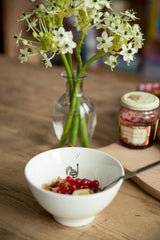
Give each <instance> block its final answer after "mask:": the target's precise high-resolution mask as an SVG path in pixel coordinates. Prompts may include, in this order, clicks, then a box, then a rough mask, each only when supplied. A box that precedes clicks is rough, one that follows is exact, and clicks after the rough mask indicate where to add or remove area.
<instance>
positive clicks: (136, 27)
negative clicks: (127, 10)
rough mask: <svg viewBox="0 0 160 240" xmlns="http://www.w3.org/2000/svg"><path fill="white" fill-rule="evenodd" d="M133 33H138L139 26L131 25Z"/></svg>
mask: <svg viewBox="0 0 160 240" xmlns="http://www.w3.org/2000/svg"><path fill="white" fill-rule="evenodd" d="M133 31H135V32H138V31H139V25H138V24H133Z"/></svg>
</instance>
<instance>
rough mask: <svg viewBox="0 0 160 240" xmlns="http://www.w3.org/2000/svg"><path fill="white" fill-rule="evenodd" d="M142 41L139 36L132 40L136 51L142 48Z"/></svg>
mask: <svg viewBox="0 0 160 240" xmlns="http://www.w3.org/2000/svg"><path fill="white" fill-rule="evenodd" d="M142 45H143V39H142V37H141V36H138V37H135V38H134V48H135V49H136V50H137V51H138V49H139V48H142Z"/></svg>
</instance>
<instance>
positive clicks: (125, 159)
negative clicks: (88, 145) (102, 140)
mask: <svg viewBox="0 0 160 240" xmlns="http://www.w3.org/2000/svg"><path fill="white" fill-rule="evenodd" d="M99 150H101V151H104V152H106V153H109V154H110V155H112V156H114V157H115V158H117V160H119V161H120V162H121V164H122V165H123V167H124V168H125V170H126V172H131V171H134V170H136V169H138V168H141V167H144V166H146V165H148V164H151V163H153V162H156V161H158V160H160V144H158V143H157V144H154V145H153V146H152V147H150V148H147V149H141V150H131V149H128V148H126V147H123V146H122V145H121V144H120V143H113V144H111V145H109V146H106V147H103V148H100V149H99ZM132 180H133V181H134V182H136V183H137V184H138V186H140V187H141V188H143V189H144V190H145V191H146V192H147V193H149V194H151V195H152V196H153V197H155V198H157V199H158V200H160V165H159V166H157V167H156V168H153V169H150V170H148V171H146V172H143V173H140V174H138V175H137V176H135V177H133V178H132Z"/></svg>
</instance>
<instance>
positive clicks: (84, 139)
mask: <svg viewBox="0 0 160 240" xmlns="http://www.w3.org/2000/svg"><path fill="white" fill-rule="evenodd" d="M79 139H80V142H81V145H82V147H87V146H88V131H87V124H86V119H85V116H83V117H81V116H80V123H79Z"/></svg>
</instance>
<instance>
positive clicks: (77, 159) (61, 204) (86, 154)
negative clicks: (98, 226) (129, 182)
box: [25, 147, 124, 227]
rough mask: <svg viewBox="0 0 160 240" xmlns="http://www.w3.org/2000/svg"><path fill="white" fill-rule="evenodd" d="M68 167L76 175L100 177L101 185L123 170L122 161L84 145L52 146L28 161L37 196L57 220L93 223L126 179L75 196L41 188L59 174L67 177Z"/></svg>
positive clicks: (28, 175) (29, 178)
mask: <svg viewBox="0 0 160 240" xmlns="http://www.w3.org/2000/svg"><path fill="white" fill-rule="evenodd" d="M77 164H78V168H77ZM66 171H67V173H68V174H70V175H71V176H74V177H76V176H77V177H79V178H88V179H90V180H94V179H97V180H98V181H99V182H100V187H101V188H102V187H103V186H104V185H106V184H107V183H108V182H110V181H112V180H114V179H116V178H117V177H119V176H121V175H123V174H124V169H123V167H122V165H121V164H120V162H119V161H118V160H116V159H115V158H114V157H112V156H111V155H109V154H107V153H104V152H101V151H98V150H95V149H90V148H81V147H65V148H58V149H53V150H49V151H46V152H43V153H40V154H38V155H37V156H35V157H33V158H32V159H31V160H30V161H29V162H28V163H27V164H26V167H25V177H26V179H27V182H28V184H29V187H30V190H31V192H32V193H33V195H34V197H35V198H36V200H37V201H38V202H39V204H40V205H41V206H42V207H43V208H44V209H45V210H46V211H48V212H49V213H51V214H52V215H53V217H54V219H55V220H56V221H57V222H59V223H61V224H63V225H65V226H72V227H76V226H82V225H86V224H88V223H90V222H91V221H92V220H93V219H94V217H95V215H96V214H98V213H99V212H101V211H102V210H103V209H104V208H105V207H107V206H108V204H109V203H110V202H111V201H112V200H113V198H114V197H115V196H116V194H117V192H118V190H119V188H120V186H121V184H122V182H123V180H120V181H119V182H117V183H116V184H114V185H112V187H110V188H108V189H106V190H105V191H103V192H99V193H95V194H91V195H81V196H73V195H65V194H59V193H54V192H50V191H47V190H44V189H42V184H44V183H47V184H50V183H51V182H52V181H53V180H55V179H56V178H57V177H58V176H61V177H62V178H66V176H67V174H66Z"/></svg>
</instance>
